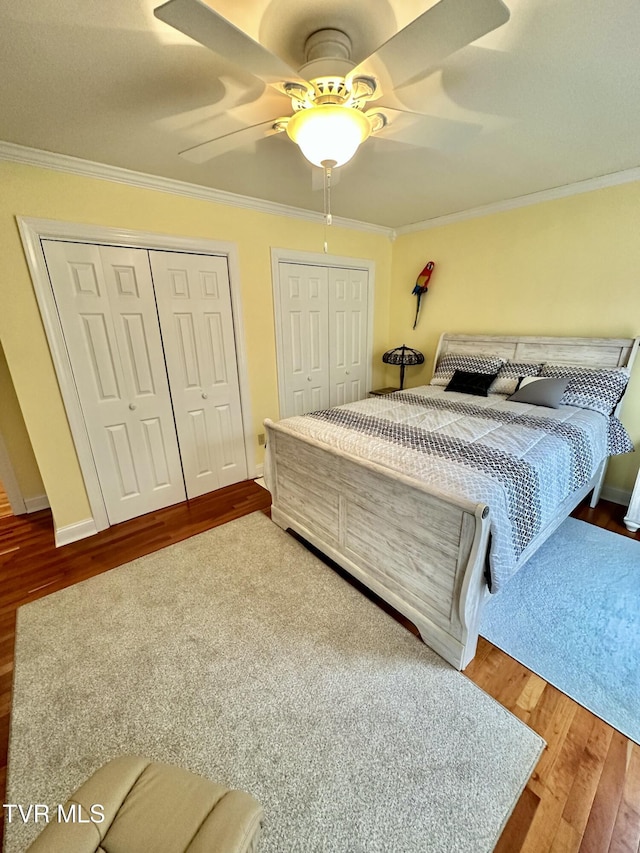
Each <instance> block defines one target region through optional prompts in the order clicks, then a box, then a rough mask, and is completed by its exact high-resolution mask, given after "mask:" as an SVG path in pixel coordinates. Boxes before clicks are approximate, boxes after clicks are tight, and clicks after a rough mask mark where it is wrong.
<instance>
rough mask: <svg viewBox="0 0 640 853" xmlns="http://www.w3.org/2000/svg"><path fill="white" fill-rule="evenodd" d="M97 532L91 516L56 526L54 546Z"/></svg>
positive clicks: (66, 543) (57, 546)
mask: <svg viewBox="0 0 640 853" xmlns="http://www.w3.org/2000/svg"><path fill="white" fill-rule="evenodd" d="M97 532H98V528H97V527H96V523H95V521H94V520H93V519H92V518H85V519H84V521H76V522H75V524H67V525H66V527H56V548H60V547H61V546H62V545H69V544H70V543H71V542H77V541H78V539H86V538H87V536H93V535H94V534H95V533H97Z"/></svg>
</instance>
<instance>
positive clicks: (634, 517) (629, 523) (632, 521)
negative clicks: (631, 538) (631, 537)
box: [624, 471, 640, 533]
mask: <svg viewBox="0 0 640 853" xmlns="http://www.w3.org/2000/svg"><path fill="white" fill-rule="evenodd" d="M624 523H625V525H626V528H627V530H630V531H631V532H632V533H635V532H636V531H637V530H638V529H639V528H640V471H638V476H637V477H636V484H635V486H634V487H633V494H632V495H631V503H630V504H629V509H628V511H627V514H626V515H625V517H624Z"/></svg>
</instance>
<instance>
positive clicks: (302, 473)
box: [265, 421, 489, 669]
mask: <svg viewBox="0 0 640 853" xmlns="http://www.w3.org/2000/svg"><path fill="white" fill-rule="evenodd" d="M265 427H266V430H267V459H266V464H265V479H266V482H267V486H268V487H269V490H270V492H271V496H272V508H271V517H272V518H273V520H274V521H275V522H276V523H277V524H278V525H279V526H280V527H282V528H284V529H289V528H290V529H292V530H294V531H295V532H296V533H298V534H299V535H300V536H302V537H303V538H304V539H306V540H307V541H308V542H310V543H311V544H312V545H315V546H316V547H317V548H319V549H320V550H321V551H322V553H324V554H326V555H327V556H328V557H330V558H331V559H332V560H334V561H335V562H336V563H338V564H339V565H340V566H342V568H344V569H345V570H346V571H347V572H349V574H351V575H353V576H354V577H355V578H357V579H358V580H359V581H361V582H362V583H363V584H364V585H365V586H367V587H368V588H369V589H371V590H372V591H373V592H375V593H376V594H377V595H379V596H380V598H382V599H384V600H385V601H387V602H388V603H389V604H390V605H391V606H392V607H394V608H395V609H396V610H398V611H399V612H400V613H402V614H403V615H404V616H406V618H407V619H409V620H410V621H411V622H412V623H413V624H414V625H415V626H416V628H417V629H418V631H419V632H420V636H421V637H422V639H423V640H424V642H425V643H426V644H427V645H428V646H430V647H431V648H433V649H434V650H435V651H436V652H438V653H439V654H440V655H441V656H442V657H443V658H444V659H445V660H447V661H448V662H449V663H450V664H452V665H453V666H454V667H456V668H457V669H464V667H465V666H467V664H468V663H469V662H470V661H471V660H472V658H473V656H474V654H475V651H476V645H477V641H478V626H479V621H480V614H481V606H482V601H483V600H484V597H485V593H486V584H485V581H484V566H485V560H486V551H487V545H488V538H489V517H488V516H489V509H488V507H487V506H486V504H482V503H478V504H476V503H473V502H471V501H467V500H464V499H452V498H451V497H450V496H448V495H444V494H442V493H439V492H438V491H437V489H433V488H431V487H430V486H427V485H426V484H423V483H420V482H416V481H415V480H412V479H410V478H408V477H405V476H404V475H402V474H398V473H397V472H394V471H391V470H389V469H387V468H384V467H383V466H380V465H377V464H375V463H372V462H369V461H366V460H354V459H353V458H352V457H349V456H347V455H346V454H344V453H342V452H341V451H339V450H335V449H332V448H329V447H327V446H325V445H323V444H321V443H320V442H317V441H315V440H313V439H308V438H306V437H301V436H298V435H296V434H295V433H293V432H291V431H290V430H288V429H287V428H286V427H284V426H282V425H281V424H275V423H273V422H271V421H266V422H265Z"/></svg>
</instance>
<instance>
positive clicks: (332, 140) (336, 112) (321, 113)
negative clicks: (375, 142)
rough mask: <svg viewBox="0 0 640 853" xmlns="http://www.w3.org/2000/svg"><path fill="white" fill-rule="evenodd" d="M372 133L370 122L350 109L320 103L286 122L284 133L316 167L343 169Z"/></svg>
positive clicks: (295, 114)
mask: <svg viewBox="0 0 640 853" xmlns="http://www.w3.org/2000/svg"><path fill="white" fill-rule="evenodd" d="M370 133H371V124H370V122H369V119H368V118H367V117H366V116H365V115H364V114H363V113H361V112H360V110H356V109H354V108H353V107H342V106H339V105H338V104H320V105H318V106H317V107H311V108H309V109H307V110H299V111H298V112H297V113H294V115H293V116H292V117H291V118H290V119H289V123H288V124H287V134H288V135H289V137H290V138H291V139H293V141H294V142H295V143H296V144H297V145H298V146H299V147H300V150H301V151H302V153H303V154H304V156H305V157H306V158H307V160H309V162H311V163H313V164H314V165H315V166H322V165H323V164H324V163H325V162H331V163H332V165H335V166H342V165H343V164H344V163H347V162H348V161H349V160H350V159H351V158H352V157H353V155H354V154H355V153H356V151H357V150H358V146H359V145H360V144H361V143H362V142H364V140H365V139H366V138H367V137H368V136H369V134H370Z"/></svg>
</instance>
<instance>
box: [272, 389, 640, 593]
mask: <svg viewBox="0 0 640 853" xmlns="http://www.w3.org/2000/svg"><path fill="white" fill-rule="evenodd" d="M285 423H286V426H287V427H289V428H290V429H293V430H295V431H296V432H300V433H302V434H304V435H306V436H309V437H312V438H315V439H317V440H318V441H321V442H323V443H325V444H328V445H331V446H333V447H337V448H339V449H340V450H343V451H345V452H347V453H350V454H352V455H354V456H357V457H361V458H366V459H370V460H372V461H375V462H377V463H379V464H381V465H384V466H386V467H388V468H392V469H394V470H396V471H400V472H402V473H404V474H407V475H409V476H412V477H416V478H418V479H420V480H423V481H425V482H428V483H433V484H434V485H436V486H437V487H438V489H440V490H441V491H444V492H446V493H448V494H452V495H460V496H463V497H466V498H468V499H470V500H472V501H476V502H483V503H486V504H488V506H489V509H490V520H491V534H492V537H491V551H490V568H491V589H492V592H498V591H499V589H500V588H501V586H502V585H503V584H504V583H505V582H506V581H507V580H508V579H509V578H510V577H511V575H512V574H513V573H514V572H515V571H516V570H517V568H518V567H519V565H521V564H522V563H523V562H524V561H525V560H526V558H527V556H528V552H527V549H528V546H529V544H530V543H531V542H532V540H533V539H534V537H535V536H536V534H537V533H539V532H540V531H541V530H542V529H543V528H544V526H545V525H546V524H547V522H548V521H550V520H551V519H552V518H553V517H554V516H555V515H556V514H557V512H558V508H559V507H560V505H561V504H562V502H563V501H564V500H565V499H566V498H568V496H569V495H570V494H572V493H573V492H575V491H577V490H578V489H580V488H581V487H583V486H584V485H586V484H587V483H588V482H589V480H590V479H591V478H592V477H593V475H594V474H595V472H596V469H597V467H598V465H599V464H600V462H601V461H602V460H603V459H604V458H605V457H606V456H607V455H609V454H610V453H612V452H616V448H615V447H612V446H611V440H612V439H611V436H612V429H611V424H610V423H609V419H607V418H606V417H605V416H604V415H602V414H599V413H597V412H593V411H590V410H587V409H579V408H575V407H573V406H561V407H560V408H559V409H548V408H544V407H541V406H531V405H528V404H523V403H511V402H509V401H507V400H506V399H505V397H504V396H501V395H497V394H492V395H489V397H470V396H469V395H467V394H458V393H455V392H450V391H445V390H444V389H443V388H442V387H438V386H421V387H420V388H415V389H412V390H411V391H403V392H399V393H396V394H393V395H391V396H388V397H373V398H370V399H366V400H360V401H359V402H357V403H350V404H348V405H346V406H338V407H336V408H333V409H327V410H324V411H320V412H313V413H311V414H308V415H302V416H297V417H293V418H288V419H287V420H286V422H285ZM624 449H625V450H626V449H628V448H627V447H625V448H624ZM620 451H622V447H621V448H620Z"/></svg>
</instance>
